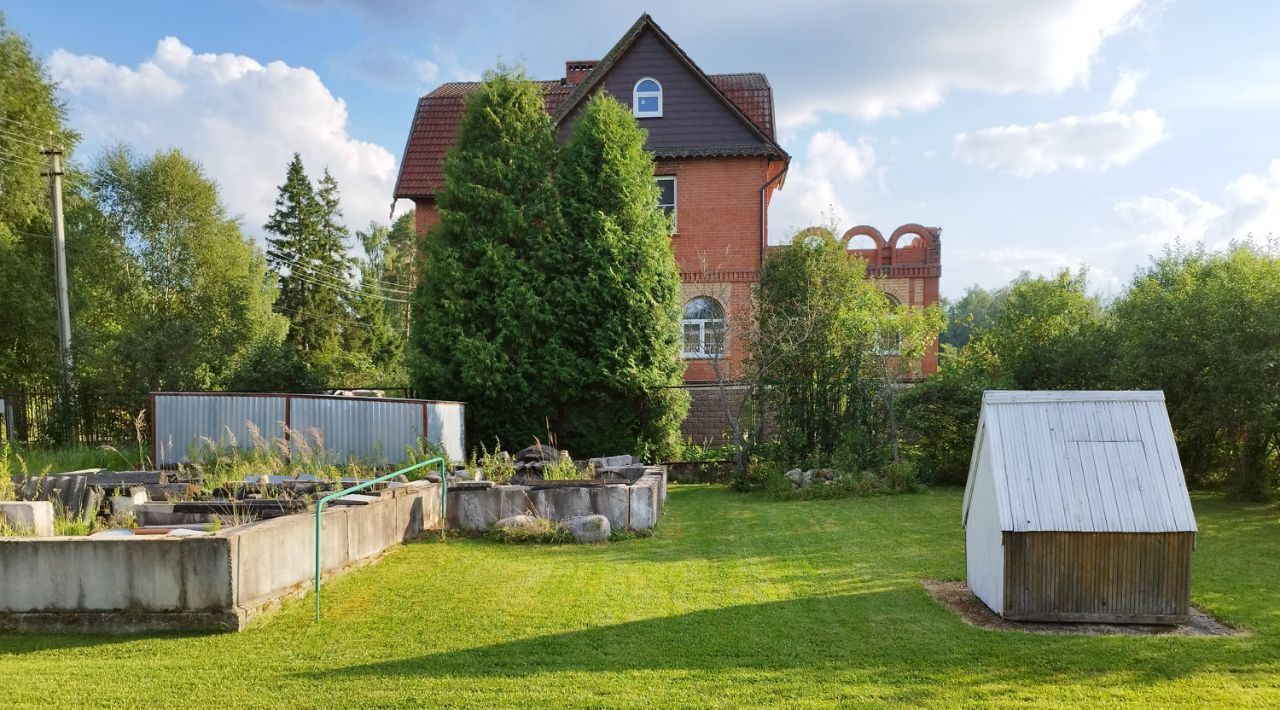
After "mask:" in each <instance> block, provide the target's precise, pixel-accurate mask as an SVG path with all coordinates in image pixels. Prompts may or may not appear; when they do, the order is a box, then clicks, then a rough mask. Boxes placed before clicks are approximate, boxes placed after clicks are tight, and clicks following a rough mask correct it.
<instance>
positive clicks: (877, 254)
mask: <svg viewBox="0 0 1280 710" xmlns="http://www.w3.org/2000/svg"><path fill="white" fill-rule="evenodd" d="M854 237H871V241H873V242H875V244H876V245H875V246H874V247H872V248H870V249H850V248H849V244H850V242H852V241H853V238H854ZM840 241H841V242H844V248H845V251H851V252H855V253H857V254H858V256H861V257H862V258H863V259H865V260H866V262H867V266H870V267H875V266H879V265H880V263H881V262H882V261H884V247H885V242H884V235H883V234H881V233H880V230H878V229H876V228H875V227H872V226H871V225H869V224H860V225H858V226H856V227H853V228H851V229H850V230H849V231H847V232H845V233H844V236H842V237H840Z"/></svg>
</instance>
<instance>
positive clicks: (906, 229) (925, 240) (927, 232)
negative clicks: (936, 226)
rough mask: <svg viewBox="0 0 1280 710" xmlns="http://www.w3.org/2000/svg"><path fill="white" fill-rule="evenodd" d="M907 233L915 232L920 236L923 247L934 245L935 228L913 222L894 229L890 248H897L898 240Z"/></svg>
mask: <svg viewBox="0 0 1280 710" xmlns="http://www.w3.org/2000/svg"><path fill="white" fill-rule="evenodd" d="M907 234H914V235H916V236H917V237H920V246H922V247H931V246H933V230H932V229H929V228H928V227H924V226H921V225H919V224H916V223H914V222H912V223H908V224H904V225H902V226H901V227H898V228H897V229H895V230H893V234H892V235H890V236H889V248H890V249H897V248H898V240H899V239H901V238H902V237H903V236H905V235H907ZM912 248H914V247H912Z"/></svg>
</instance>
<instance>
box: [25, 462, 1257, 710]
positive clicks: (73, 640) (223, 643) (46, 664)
mask: <svg viewBox="0 0 1280 710" xmlns="http://www.w3.org/2000/svg"><path fill="white" fill-rule="evenodd" d="M1195 504H1196V512H1197V513H1198V516H1199V522H1200V529H1201V534H1200V539H1199V546H1198V550H1197V551H1196V554H1195V560H1194V576H1195V580H1194V589H1195V593H1194V597H1195V598H1194V601H1195V603H1196V604H1198V605H1200V606H1202V607H1205V608H1208V609H1210V610H1211V611H1213V612H1215V613H1217V614H1218V615H1219V616H1220V618H1222V619H1224V620H1226V621H1228V622H1230V623H1234V624H1237V625H1240V626H1244V627H1246V628H1248V629H1250V630H1251V631H1252V632H1253V634H1252V635H1250V636H1248V637H1235V638H1185V637H1183V638H1179V637H1151V638H1133V637H1093V638H1085V637H1071V636H1034V635H1029V634H1022V633H1001V632H992V631H982V630H978V629H975V628H971V627H969V626H966V625H965V624H964V623H963V622H961V621H960V620H959V619H958V618H956V617H954V616H953V615H952V614H951V613H950V612H948V611H946V610H944V609H943V608H942V607H940V606H938V605H937V604H936V603H935V602H934V601H933V600H932V599H931V598H930V597H929V596H928V595H927V594H926V593H925V592H924V591H923V590H922V589H921V587H920V585H919V583H918V580H920V579H922V578H955V579H958V578H961V577H962V576H963V574H964V552H963V537H962V531H961V529H960V527H959V508H960V492H959V491H956V490H942V491H933V492H929V493H925V494H922V495H915V496H899V497H886V498H874V499H860V500H839V501H821V502H791V503H778V502H773V501H770V500H768V499H766V498H764V497H761V496H756V495H742V494H735V493H731V492H728V491H726V490H724V489H722V488H714V487H700V486H686V487H673V489H672V492H671V498H670V500H669V503H668V508H667V516H666V518H665V519H664V520H663V523H662V525H661V527H660V529H659V532H658V534H657V535H656V536H655V537H652V538H649V539H643V540H632V541H626V542H621V543H613V544H611V545H607V546H596V547H574V546H557V547H532V546H525V547H519V546H503V545H499V544H496V543H491V542H488V541H484V540H473V539H467V540H456V539H455V540H450V541H449V542H448V543H446V544H441V543H439V542H421V543H415V544H411V545H407V546H405V547H403V548H400V549H397V550H395V551H393V552H392V553H390V554H389V555H388V556H387V557H386V558H385V559H383V560H382V561H381V562H379V563H378V564H376V565H373V566H370V567H366V568H363V569H360V570H357V571H355V572H352V573H350V574H348V575H346V576H344V577H342V578H340V579H337V580H334V581H333V582H330V583H329V584H328V585H327V586H326V588H325V591H324V602H325V610H324V622H323V623H322V624H320V625H319V626H317V625H314V624H313V623H312V618H311V614H312V606H311V601H310V599H308V600H305V601H297V602H292V603H290V604H289V605H287V606H286V607H285V608H284V609H283V610H282V611H280V612H278V613H276V614H274V615H272V616H269V617H267V618H265V619H262V620H260V621H258V622H256V623H255V625H254V626H252V627H251V628H250V629H249V630H248V631H246V632H244V633H241V634H224V635H203V636H160V637H145V638H128V637H80V636H17V635H0V678H3V685H0V688H2V689H3V699H2V700H0V705H3V706H5V707H41V708H52V707H64V706H116V707H195V706H224V707H229V706H349V707H356V706H371V705H413V706H442V705H443V706H470V707H494V706H503V707H512V706H530V705H537V706H571V707H572V706H610V707H612V706H624V707H672V706H708V705H710V706H717V705H718V706H725V707H734V706H758V705H786V706H791V707H796V706H801V707H803V706H829V705H838V704H857V705H861V704H864V703H868V702H875V703H896V704H929V705H946V706H955V705H1018V706H1024V705H1028V704H1032V705H1037V706H1045V705H1088V706H1099V705H1109V704H1114V703H1118V702H1132V703H1138V704H1145V705H1151V706H1163V707H1168V706H1174V705H1181V706H1203V705H1224V706H1225V705H1231V706H1265V705H1270V706H1277V705H1280V523H1278V518H1280V513H1278V512H1277V509H1276V508H1274V507H1269V506H1241V505H1234V504H1229V503H1226V502H1224V501H1222V500H1220V499H1218V498H1216V497H1211V496H1198V497H1197V498H1196V500H1195Z"/></svg>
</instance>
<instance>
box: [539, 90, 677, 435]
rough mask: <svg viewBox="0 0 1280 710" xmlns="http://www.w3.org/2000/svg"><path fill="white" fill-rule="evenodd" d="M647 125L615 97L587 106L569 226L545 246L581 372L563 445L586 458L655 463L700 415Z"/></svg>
mask: <svg viewBox="0 0 1280 710" xmlns="http://www.w3.org/2000/svg"><path fill="white" fill-rule="evenodd" d="M644 143H645V131H644V130H642V129H641V128H639V127H638V126H637V125H636V122H635V119H634V118H632V116H631V112H630V111H629V110H628V109H627V108H626V107H625V106H623V105H622V104H621V103H619V102H618V101H617V100H616V99H614V98H613V97H611V96H608V95H607V94H597V95H596V96H594V97H592V98H591V99H590V100H589V101H588V102H587V104H586V107H585V109H584V110H583V112H582V115H581V116H580V118H579V119H578V121H577V123H576V124H575V125H574V129H573V133H572V136H571V137H570V139H569V142H568V144H567V146H566V147H565V151H564V155H563V159H562V163H561V167H560V170H559V174H558V178H557V183H558V186H559V189H560V206H561V212H562V214H563V216H564V224H565V228H564V230H562V231H561V232H559V233H558V234H554V235H551V236H552V237H553V238H554V242H553V244H552V247H551V248H549V249H546V250H544V251H542V252H540V254H541V256H542V257H544V263H545V266H544V268H545V269H546V270H548V271H549V272H551V273H553V274H554V282H553V283H554V287H553V288H552V289H551V290H550V291H549V292H548V294H547V296H548V307H549V308H550V310H551V312H552V313H554V314H555V318H556V322H557V323H558V324H559V325H560V326H561V327H559V328H557V329H556V330H555V336H556V337H557V338H558V339H559V341H560V345H561V346H562V349H563V351H564V355H565V357H567V358H569V360H568V362H569V363H571V365H572V366H571V367H569V368H560V369H558V370H557V371H558V372H559V373H560V374H561V375H562V376H565V378H566V379H563V380H562V381H561V382H559V383H558V384H559V391H560V392H562V393H563V394H564V400H563V401H562V402H561V403H560V410H561V418H560V419H559V421H558V426H559V428H560V431H559V432H558V433H559V434H560V436H561V440H562V441H564V442H565V443H568V444H569V445H570V447H571V448H574V449H575V450H580V451H583V452H585V453H595V454H608V453H620V452H629V453H633V454H635V455H637V456H641V457H644V458H646V460H654V459H661V458H663V457H666V456H668V455H670V454H672V453H674V451H675V450H676V447H677V446H678V445H679V442H680V439H679V436H680V422H681V421H682V420H683V419H684V416H685V414H686V413H687V411H688V394H687V393H686V392H685V391H684V390H682V389H679V388H678V387H677V386H678V385H679V384H680V383H681V380H682V373H683V371H684V364H683V362H682V361H681V355H680V339H679V334H680V275H679V271H678V269H677V267H676V263H675V256H674V254H673V253H672V250H671V243H670V242H671V225H670V222H669V220H668V218H667V216H666V215H665V214H664V213H663V212H662V210H661V209H660V208H659V207H658V194H657V185H656V183H655V182H654V179H653V159H652V158H651V157H650V155H649V154H648V153H647V152H646V151H645V149H644Z"/></svg>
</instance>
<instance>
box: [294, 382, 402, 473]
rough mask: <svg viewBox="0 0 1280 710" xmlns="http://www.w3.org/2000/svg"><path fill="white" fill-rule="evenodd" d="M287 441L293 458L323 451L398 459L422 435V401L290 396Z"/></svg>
mask: <svg viewBox="0 0 1280 710" xmlns="http://www.w3.org/2000/svg"><path fill="white" fill-rule="evenodd" d="M292 402H293V404H292V407H291V419H290V425H289V426H290V428H291V429H292V430H293V434H292V435H291V437H290V440H289V443H290V446H291V447H292V449H293V454H294V456H295V457H301V456H304V455H306V452H307V450H308V449H310V450H311V452H312V453H313V454H315V453H319V452H318V451H317V449H319V450H320V451H323V452H324V455H327V456H328V458H329V460H330V461H332V462H334V463H342V462H345V461H347V460H349V459H352V458H354V459H358V460H360V461H365V462H371V463H395V462H400V461H404V460H405V459H406V458H408V457H407V456H406V452H407V451H410V450H413V449H415V448H416V447H417V444H418V438H419V437H421V436H422V423H423V422H422V419H423V408H424V407H425V406H426V403H424V402H405V401H398V400H387V401H379V400H376V399H350V398H346V397H294V398H292Z"/></svg>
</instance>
